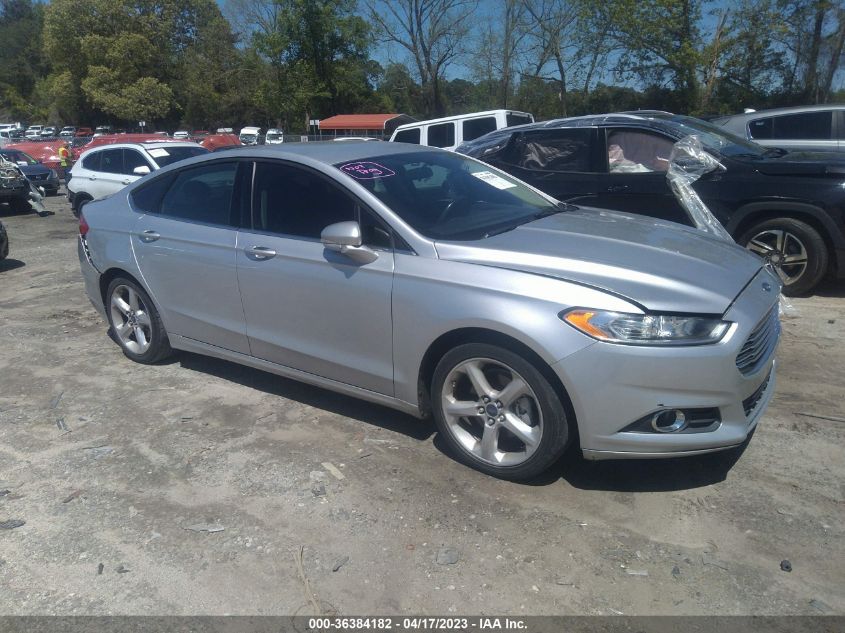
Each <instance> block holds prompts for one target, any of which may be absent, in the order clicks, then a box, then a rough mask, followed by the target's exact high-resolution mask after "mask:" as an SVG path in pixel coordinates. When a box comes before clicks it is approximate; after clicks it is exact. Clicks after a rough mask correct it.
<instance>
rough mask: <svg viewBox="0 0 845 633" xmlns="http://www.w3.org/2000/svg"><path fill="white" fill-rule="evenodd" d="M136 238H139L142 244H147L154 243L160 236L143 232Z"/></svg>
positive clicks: (150, 232)
mask: <svg viewBox="0 0 845 633" xmlns="http://www.w3.org/2000/svg"><path fill="white" fill-rule="evenodd" d="M138 237H139V238H141V241H142V242H144V243H146V244H149V243H150V242H155V241H156V240H157V239H159V238H160V237H161V235H160V234H159V233H156V232H155V231H143V232H142V233H139V234H138Z"/></svg>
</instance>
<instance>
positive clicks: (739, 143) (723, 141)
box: [674, 117, 767, 158]
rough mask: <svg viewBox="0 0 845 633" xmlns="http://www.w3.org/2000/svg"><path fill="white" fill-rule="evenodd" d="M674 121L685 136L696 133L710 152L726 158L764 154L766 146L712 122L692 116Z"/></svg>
mask: <svg viewBox="0 0 845 633" xmlns="http://www.w3.org/2000/svg"><path fill="white" fill-rule="evenodd" d="M674 121H675V123H676V125H678V126H679V127H680V128H681V129H682V131H684V132H686V134H685V136H686V135H689V134H695V135H697V136H698V138H699V139H701V144H702V145H704V147H705V148H706V149H708V150H710V151H711V152H715V153H717V154H720V155H722V156H726V157H728V158H743V157H745V158H749V157H750V158H760V157H762V156H765V155H766V150H767V148H765V147H762V146H760V145H758V144H757V143H754V142H752V141H748V140H746V139H744V138H742V137H741V136H737V135H736V134H732V133H731V132H728V131H726V130H725V129H724V128H721V127H719V126H716V125H713V124H712V123H708V122H706V121H702V120H701V119H694V118H692V117H677V118H676V119H675V120H674Z"/></svg>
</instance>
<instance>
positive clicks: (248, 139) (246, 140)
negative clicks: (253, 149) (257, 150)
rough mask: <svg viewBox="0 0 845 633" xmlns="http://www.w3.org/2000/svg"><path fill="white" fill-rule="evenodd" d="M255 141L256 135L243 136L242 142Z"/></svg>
mask: <svg viewBox="0 0 845 633" xmlns="http://www.w3.org/2000/svg"><path fill="white" fill-rule="evenodd" d="M255 139H256V136H255V134H241V141H243V142H244V143H252V142H253V141H255Z"/></svg>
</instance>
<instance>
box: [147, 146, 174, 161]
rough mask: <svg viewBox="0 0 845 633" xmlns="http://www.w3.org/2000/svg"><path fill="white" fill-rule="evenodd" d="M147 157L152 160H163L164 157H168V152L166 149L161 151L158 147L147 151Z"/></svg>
mask: <svg viewBox="0 0 845 633" xmlns="http://www.w3.org/2000/svg"><path fill="white" fill-rule="evenodd" d="M148 153H149V155H150V156H152V157H153V158H164V157H165V156H170V152H168V151H167V150H166V149H162V148H160V147H156V148H154V149H151V150H149V151H148Z"/></svg>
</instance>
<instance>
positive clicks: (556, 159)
mask: <svg viewBox="0 0 845 633" xmlns="http://www.w3.org/2000/svg"><path fill="white" fill-rule="evenodd" d="M591 137H592V130H591V129H590V128H571V129H566V130H540V131H537V132H525V133H524V134H521V135H519V137H518V139H517V141H516V143H514V144H513V146H512V147H511V149H510V150H509V152H508V156H507V157H506V161H505V162H508V163H511V164H513V165H515V166H517V167H521V168H522V169H530V170H535V171H561V172H568V171H578V172H587V171H590V150H591V147H590V139H591Z"/></svg>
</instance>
